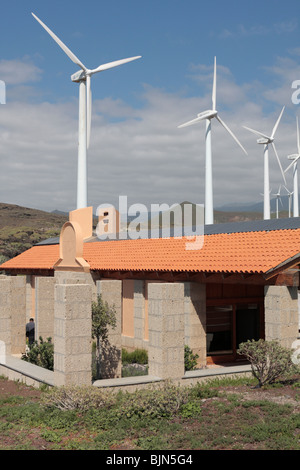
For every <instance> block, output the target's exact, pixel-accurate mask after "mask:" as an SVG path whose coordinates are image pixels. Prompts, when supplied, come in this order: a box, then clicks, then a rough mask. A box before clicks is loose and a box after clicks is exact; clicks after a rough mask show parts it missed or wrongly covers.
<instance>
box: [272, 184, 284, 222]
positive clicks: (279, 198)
mask: <svg viewBox="0 0 300 470" xmlns="http://www.w3.org/2000/svg"><path fill="white" fill-rule="evenodd" d="M280 190H281V184H280V185H279V188H278V191H277V193H276V194H273V196H276V219H278V209H279V201H280V203H281V205H282V200H281V197H280Z"/></svg>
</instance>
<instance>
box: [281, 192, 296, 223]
mask: <svg viewBox="0 0 300 470" xmlns="http://www.w3.org/2000/svg"><path fill="white" fill-rule="evenodd" d="M283 187H284V189H285V190H286V192H287V193H288V198H289V217H291V213H292V211H291V207H292V204H291V197H292V195H293V194H294V192H291V191H289V190H288V188H286V187H285V186H283Z"/></svg>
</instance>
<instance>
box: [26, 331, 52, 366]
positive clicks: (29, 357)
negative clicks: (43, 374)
mask: <svg viewBox="0 0 300 470" xmlns="http://www.w3.org/2000/svg"><path fill="white" fill-rule="evenodd" d="M39 340H40V344H38V342H37V341H34V342H33V343H32V344H30V345H29V350H28V351H26V352H25V353H24V354H23V355H22V357H21V359H23V361H26V362H31V363H32V364H35V365H36V366H39V367H43V368H44V369H48V370H53V366H54V345H53V344H52V343H51V338H47V341H44V340H43V338H42V337H41V336H40V338H39Z"/></svg>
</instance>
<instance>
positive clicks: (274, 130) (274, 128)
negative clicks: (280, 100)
mask: <svg viewBox="0 0 300 470" xmlns="http://www.w3.org/2000/svg"><path fill="white" fill-rule="evenodd" d="M284 108H285V106H283V108H282V110H281V113H280V114H279V118H278V119H277V121H276V123H275V126H274V127H273V130H272V134H271V139H273V137H274V135H275V132H276V131H277V127H278V124H279V122H280V119H281V116H282V114H283V111H284Z"/></svg>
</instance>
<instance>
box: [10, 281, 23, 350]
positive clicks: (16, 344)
mask: <svg viewBox="0 0 300 470" xmlns="http://www.w3.org/2000/svg"><path fill="white" fill-rule="evenodd" d="M26 323H27V319H26V276H11V334H12V338H11V354H22V353H24V352H25V345H26Z"/></svg>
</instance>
